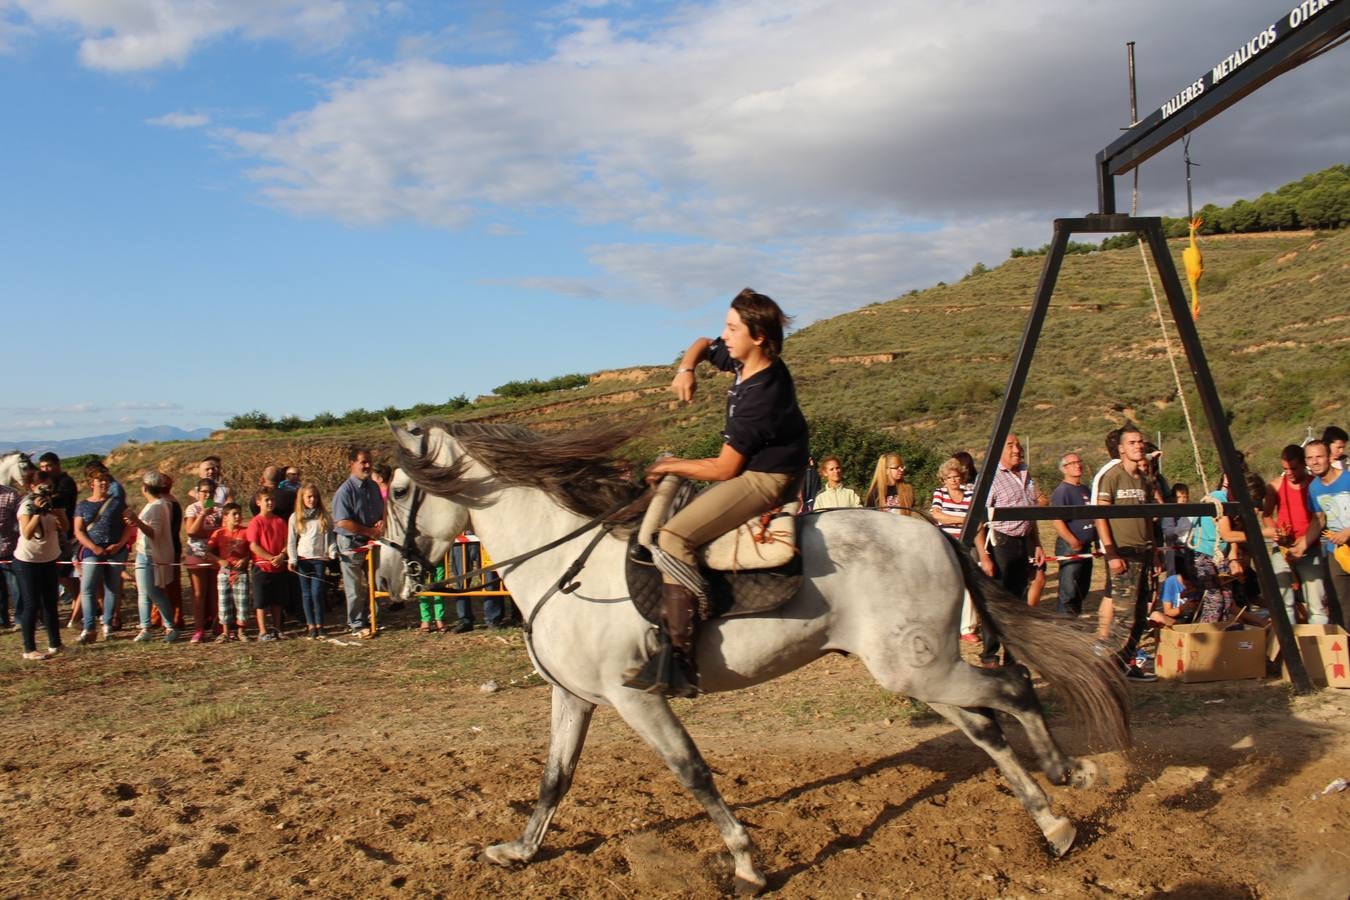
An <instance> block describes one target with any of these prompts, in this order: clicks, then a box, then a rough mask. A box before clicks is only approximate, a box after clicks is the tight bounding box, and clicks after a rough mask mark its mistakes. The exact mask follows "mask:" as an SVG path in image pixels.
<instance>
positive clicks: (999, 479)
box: [975, 434, 1045, 669]
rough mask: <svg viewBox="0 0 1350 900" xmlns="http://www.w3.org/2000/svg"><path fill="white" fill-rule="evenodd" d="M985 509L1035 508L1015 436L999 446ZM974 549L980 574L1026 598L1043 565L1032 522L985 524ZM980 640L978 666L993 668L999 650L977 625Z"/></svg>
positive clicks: (1007, 655)
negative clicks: (1034, 575)
mask: <svg viewBox="0 0 1350 900" xmlns="http://www.w3.org/2000/svg"><path fill="white" fill-rule="evenodd" d="M987 505H988V506H991V507H1002V506H1035V505H1036V482H1035V481H1034V480H1032V478H1031V474H1030V472H1028V471H1027V464H1026V458H1025V454H1024V453H1023V451H1022V442H1021V441H1020V440H1018V439H1017V435H1015V434H1010V435H1008V439H1007V441H1005V442H1004V444H1003V452H1002V453H1001V454H1000V455H999V458H998V468H996V469H995V470H994V480H993V483H992V484H990V486H989V500H988V502H987ZM975 548H976V550H977V551H978V552H979V555H980V568H982V569H984V573H985V574H986V575H988V576H989V577H991V578H997V579H998V581H999V583H1000V584H1002V585H1003V587H1005V588H1006V589H1007V590H1008V591H1009V592H1010V593H1011V594H1012V595H1013V596H1015V597H1022V598H1025V597H1026V593H1027V584H1028V583H1029V582H1030V581H1031V572H1032V567H1033V566H1039V565H1041V563H1043V562H1045V551H1044V550H1042V549H1041V537H1040V534H1039V533H1037V531H1036V523H1035V522H1027V521H1017V522H988V523H986V524H984V525H982V526H981V527H980V532H979V535H978V537H977V538H976V540H975ZM980 638H981V640H983V641H984V650H983V651H982V652H981V653H980V664H981V665H983V666H984V667H985V668H987V669H992V668H995V667H997V666H998V664H999V662H998V657H999V650H1000V649H1001V647H1000V646H999V641H998V638H997V637H996V636H995V635H994V632H993V630H992V629H991V628H989V626H988V624H987V623H985V622H981V623H980ZM1003 664H1004V665H1008V666H1010V665H1013V658H1012V654H1010V653H1007V652H1006V651H1005V652H1004V654H1003Z"/></svg>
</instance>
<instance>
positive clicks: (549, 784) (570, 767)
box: [483, 687, 595, 866]
mask: <svg viewBox="0 0 1350 900" xmlns="http://www.w3.org/2000/svg"><path fill="white" fill-rule="evenodd" d="M594 712H595V704H594V703H591V702H590V701H587V700H583V699H581V698H580V697H578V696H577V695H575V694H573V693H570V692H568V691H565V690H563V689H562V688H560V687H554V688H553V728H552V733H551V735H550V736H549V744H548V762H547V763H545V764H544V775H543V777H542V778H541V779H540V780H539V800H538V801H537V802H536V803H535V805H534V812H533V813H531V814H530V821H529V822H527V823H526V825H525V831H524V833H522V834H521V836H520V838H519V839H518V840H514V841H507V842H505V843H501V844H493V845H492V846H491V847H488V848H487V849H486V850H484V851H483V856H484V857H486V858H487V859H488V860H489V861H491V862H494V863H496V864H497V865H499V866H510V865H513V864H515V863H527V862H529V861H530V860H531V859H532V858H533V857H534V855H535V854H536V853H537V852H539V845H540V843H541V842H542V841H543V840H544V832H545V831H547V830H548V825H549V822H551V821H553V813H554V812H555V811H557V809H558V803H559V802H560V801H561V800H562V798H563V795H564V794H566V793H567V789H568V788H570V787H571V786H572V773H573V772H574V771H576V767H577V759H578V758H580V756H581V747H582V744H584V743H585V742H586V729H587V728H589V727H590V724H591V714H592V713H594Z"/></svg>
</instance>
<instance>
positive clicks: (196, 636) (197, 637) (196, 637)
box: [188, 631, 206, 644]
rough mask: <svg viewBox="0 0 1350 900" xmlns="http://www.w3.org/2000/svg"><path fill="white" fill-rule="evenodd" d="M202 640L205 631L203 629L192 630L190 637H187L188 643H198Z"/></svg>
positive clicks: (204, 636) (204, 637)
mask: <svg viewBox="0 0 1350 900" xmlns="http://www.w3.org/2000/svg"><path fill="white" fill-rule="evenodd" d="M204 640H206V632H205V631H194V632H193V633H192V637H191V638H189V639H188V643H189V644H200V643H201V642H202V641H204Z"/></svg>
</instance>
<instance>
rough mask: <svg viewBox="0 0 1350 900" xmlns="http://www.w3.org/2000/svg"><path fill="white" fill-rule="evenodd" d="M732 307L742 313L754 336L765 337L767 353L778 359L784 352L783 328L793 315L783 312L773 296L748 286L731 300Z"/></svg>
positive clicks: (743, 320) (763, 345) (746, 325)
mask: <svg viewBox="0 0 1350 900" xmlns="http://www.w3.org/2000/svg"><path fill="white" fill-rule="evenodd" d="M731 308H732V309H734V310H736V312H738V313H740V316H741V321H742V322H744V323H745V327H746V328H748V329H749V330H750V336H751V337H752V338H763V339H764V343H763V344H762V345H761V346H762V347H763V348H764V352H765V354H766V355H767V356H768V357H769V359H777V358H778V357H779V355H780V354H781V353H782V352H783V329H784V328H785V327H787V325H788V324H789V323H790V322H791V321H792V317H791V316H789V315H787V314H786V313H784V312H783V310H782V309H780V308H779V306H778V304H777V303H775V302H774V301H773V298H772V297H769V296H767V295H765V294H760V293H757V292H756V291H755V290H754V289H752V288H746V289H745V290H743V291H741V292H740V293H739V294H737V295H736V296H735V298H734V299H733V300H732V301H731Z"/></svg>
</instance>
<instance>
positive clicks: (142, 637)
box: [131, 631, 150, 644]
mask: <svg viewBox="0 0 1350 900" xmlns="http://www.w3.org/2000/svg"><path fill="white" fill-rule="evenodd" d="M131 640H132V642H133V643H137V644H144V643H145V642H146V641H148V640H150V632H149V631H142V632H141V633H140V634H138V635H136V636H135V637H134V638H132V639H131Z"/></svg>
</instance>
